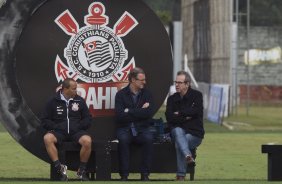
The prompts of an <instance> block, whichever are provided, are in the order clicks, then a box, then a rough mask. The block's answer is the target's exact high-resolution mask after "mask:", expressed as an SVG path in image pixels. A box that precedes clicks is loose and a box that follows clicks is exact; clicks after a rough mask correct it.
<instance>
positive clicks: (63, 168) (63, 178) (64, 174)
mask: <svg viewBox="0 0 282 184" xmlns="http://www.w3.org/2000/svg"><path fill="white" fill-rule="evenodd" d="M67 169H68V167H67V166H66V165H62V164H61V169H60V170H58V173H59V174H60V175H61V176H60V181H68V175H67Z"/></svg>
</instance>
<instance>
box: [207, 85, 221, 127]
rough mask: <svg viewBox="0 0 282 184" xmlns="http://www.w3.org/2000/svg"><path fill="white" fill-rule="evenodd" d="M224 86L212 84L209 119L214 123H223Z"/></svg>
mask: <svg viewBox="0 0 282 184" xmlns="http://www.w3.org/2000/svg"><path fill="white" fill-rule="evenodd" d="M222 97H223V88H222V87H218V86H211V88H210V98H209V99H210V100H209V106H208V120H209V121H211V122H214V123H218V124H220V123H221V116H220V115H221V108H222V105H221V104H222Z"/></svg>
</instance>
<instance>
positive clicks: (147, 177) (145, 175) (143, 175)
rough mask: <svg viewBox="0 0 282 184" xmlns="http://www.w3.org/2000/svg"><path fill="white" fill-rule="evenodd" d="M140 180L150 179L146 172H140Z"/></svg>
mask: <svg viewBox="0 0 282 184" xmlns="http://www.w3.org/2000/svg"><path fill="white" fill-rule="evenodd" d="M141 181H150V179H149V176H148V175H147V174H141Z"/></svg>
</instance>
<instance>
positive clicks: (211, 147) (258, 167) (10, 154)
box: [0, 108, 282, 184]
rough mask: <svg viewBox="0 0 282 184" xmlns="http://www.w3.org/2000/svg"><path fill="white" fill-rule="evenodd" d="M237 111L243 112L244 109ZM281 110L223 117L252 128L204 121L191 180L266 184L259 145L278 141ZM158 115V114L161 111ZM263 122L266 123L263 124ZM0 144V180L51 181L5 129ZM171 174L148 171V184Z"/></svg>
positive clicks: (165, 179)
mask: <svg viewBox="0 0 282 184" xmlns="http://www.w3.org/2000/svg"><path fill="white" fill-rule="evenodd" d="M240 110H242V112H244V109H240ZM273 111H275V112H276V113H273ZM278 112H280V113H278ZM281 112H282V108H278V109H276V108H274V109H272V108H263V109H261V110H260V109H259V108H258V109H253V110H252V111H251V116H249V117H244V116H245V115H244V113H240V114H239V115H238V116H237V117H232V116H231V117H229V118H228V119H225V121H229V122H232V121H233V122H242V123H248V124H251V125H252V126H253V127H255V128H253V129H246V128H241V127H240V126H238V127H236V128H235V129H233V130H229V129H227V128H226V127H224V126H220V125H215V124H212V123H208V122H206V123H205V128H206V132H207V133H206V136H205V139H204V141H203V143H202V145H201V146H200V147H199V148H198V151H197V155H198V156H197V160H196V161H197V166H196V174H195V181H193V183H199V184H200V183H201V184H205V183H214V184H215V183H220V184H232V183H252V184H256V183H268V182H267V155H266V154H262V153H261V145H262V144H265V143H270V142H275V143H280V144H282V134H281V132H282V131H281V127H282V113H281ZM253 113H255V114H253ZM158 115H160V116H159V117H161V116H162V112H160V113H159V114H157V116H158ZM264 121H266V122H265V123H263V122H264ZM256 127H260V128H256ZM261 127H264V129H263V128H261ZM269 127H272V128H269ZM273 127H277V128H278V129H277V130H276V129H275V128H273ZM1 129H2V127H1V126H0V130H1ZM0 147H1V151H0V183H11V182H17V183H18V182H20V183H31V182H32V183H33V182H34V183H51V182H50V181H48V179H49V169H50V168H49V165H48V164H47V163H45V162H43V161H41V160H40V159H38V158H36V157H35V156H33V155H32V154H30V153H29V152H28V151H26V150H25V149H24V148H23V147H21V146H20V145H19V144H18V143H17V142H16V141H14V140H13V139H12V138H11V136H10V135H9V134H8V133H7V132H5V131H2V132H0ZM164 154H165V153H164ZM69 175H70V177H71V179H72V181H71V182H72V183H78V182H75V180H74V179H75V173H74V172H71V173H69ZM112 177H113V178H114V180H113V181H110V182H109V181H107V182H101V181H95V183H113V184H115V183H121V182H119V181H117V179H118V175H117V174H112ZM174 177H175V174H174V173H171V174H152V175H151V179H153V181H152V182H151V183H175V181H173V179H174ZM138 178H139V175H137V174H131V175H130V179H132V180H131V181H129V182H126V183H139V181H137V180H136V179H138ZM187 182H189V181H187ZM79 183H80V182H79ZM275 183H276V182H275Z"/></svg>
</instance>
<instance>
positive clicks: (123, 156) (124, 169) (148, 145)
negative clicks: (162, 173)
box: [117, 128, 153, 176]
mask: <svg viewBox="0 0 282 184" xmlns="http://www.w3.org/2000/svg"><path fill="white" fill-rule="evenodd" d="M117 138H118V140H119V144H118V154H119V174H120V176H128V174H129V156H130V153H129V146H130V144H139V145H140V146H141V147H142V160H141V165H140V173H141V174H142V175H149V174H150V167H151V162H152V151H153V134H152V132H150V131H149V128H147V129H142V130H140V131H139V132H138V135H137V136H133V135H132V133H131V130H130V128H118V130H117Z"/></svg>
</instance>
